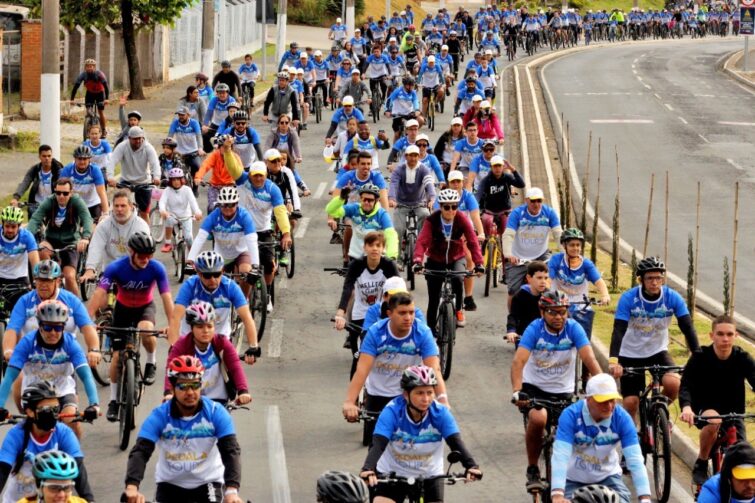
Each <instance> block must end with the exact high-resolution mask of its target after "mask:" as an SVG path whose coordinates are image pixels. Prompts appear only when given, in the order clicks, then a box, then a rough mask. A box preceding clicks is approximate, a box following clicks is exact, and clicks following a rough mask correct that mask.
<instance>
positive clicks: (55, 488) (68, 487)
mask: <svg viewBox="0 0 755 503" xmlns="http://www.w3.org/2000/svg"><path fill="white" fill-rule="evenodd" d="M42 487H44V488H45V489H47V490H48V491H50V492H52V493H53V494H58V493H61V492H64V493H72V492H73V483H69V484H55V483H52V482H42Z"/></svg>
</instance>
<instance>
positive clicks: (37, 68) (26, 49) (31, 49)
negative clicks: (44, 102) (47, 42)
mask: <svg viewBox="0 0 755 503" xmlns="http://www.w3.org/2000/svg"><path fill="white" fill-rule="evenodd" d="M21 62H22V64H21V101H31V102H39V101H40V99H41V92H40V81H41V76H42V21H40V20H37V19H31V20H28V21H24V22H23V23H21Z"/></svg>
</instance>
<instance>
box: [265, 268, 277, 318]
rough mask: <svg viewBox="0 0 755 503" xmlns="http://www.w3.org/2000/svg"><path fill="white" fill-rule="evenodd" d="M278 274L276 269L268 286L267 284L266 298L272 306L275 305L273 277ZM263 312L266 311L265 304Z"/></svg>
mask: <svg viewBox="0 0 755 503" xmlns="http://www.w3.org/2000/svg"><path fill="white" fill-rule="evenodd" d="M277 275H278V272H277V271H276V273H275V274H273V281H272V282H271V283H270V286H267V299H268V302H272V304H273V306H275V277H276V276H277ZM265 312H267V306H265Z"/></svg>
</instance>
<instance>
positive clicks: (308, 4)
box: [288, 0, 340, 25]
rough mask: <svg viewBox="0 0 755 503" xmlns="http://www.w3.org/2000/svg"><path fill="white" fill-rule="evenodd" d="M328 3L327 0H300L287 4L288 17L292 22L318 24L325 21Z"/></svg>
mask: <svg viewBox="0 0 755 503" xmlns="http://www.w3.org/2000/svg"><path fill="white" fill-rule="evenodd" d="M328 3H330V2H329V1H328V0H300V1H298V2H296V4H295V5H294V4H292V5H290V6H289V9H288V19H289V21H290V22H292V23H301V24H308V25H320V24H322V23H323V22H324V21H325V14H326V10H327V7H326V4H328ZM339 15H340V13H339Z"/></svg>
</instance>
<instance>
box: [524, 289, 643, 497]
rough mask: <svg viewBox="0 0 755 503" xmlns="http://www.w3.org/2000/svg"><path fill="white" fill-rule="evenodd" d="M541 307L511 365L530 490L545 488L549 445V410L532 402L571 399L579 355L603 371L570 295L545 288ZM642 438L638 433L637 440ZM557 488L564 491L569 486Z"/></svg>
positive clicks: (595, 369) (591, 367)
mask: <svg viewBox="0 0 755 503" xmlns="http://www.w3.org/2000/svg"><path fill="white" fill-rule="evenodd" d="M538 306H539V307H540V316H541V318H540V319H538V320H535V321H533V322H532V323H530V325H529V326H528V327H527V329H526V330H525V331H524V334H522V338H521V340H520V341H519V346H518V348H517V350H516V353H515V354H514V361H513V362H512V363H511V388H512V389H513V390H514V393H513V395H512V402H513V403H514V404H515V405H516V406H518V407H519V409H520V410H521V412H522V413H523V414H527V421H526V423H527V426H526V434H525V443H526V447H527V465H528V466H527V490H528V491H541V490H542V489H543V486H542V482H541V479H540V469H539V468H538V465H537V460H538V458H539V457H540V451H541V449H542V448H543V433H544V431H545V425H546V423H547V421H548V411H547V410H546V409H538V408H536V407H534V406H532V405H530V403H529V402H528V401H527V400H528V399H529V398H541V399H545V400H571V398H572V392H573V391H574V369H575V364H574V361H575V359H576V357H577V355H579V357H580V358H581V359H582V361H583V362H584V363H585V364H586V365H587V368H588V370H589V371H590V372H591V373H592V375H598V374H600V365H598V362H597V361H596V360H595V355H594V354H593V351H592V347H591V346H590V341H588V340H587V336H585V331H584V329H583V328H582V326H581V325H580V324H579V323H577V322H576V321H574V320H570V319H568V317H569V311H568V308H569V298H568V297H567V296H566V294H563V293H561V292H553V291H551V292H545V293H543V294H542V295H541V296H540V301H539V302H538ZM606 377H609V376H606ZM609 378H610V377H609ZM614 389H615V385H614ZM636 437H637V434H636V433H635V441H636ZM597 459H603V457H600V458H597ZM552 487H556V488H559V489H563V485H553V486H552Z"/></svg>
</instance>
